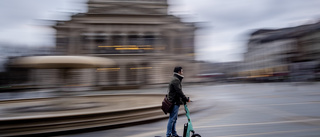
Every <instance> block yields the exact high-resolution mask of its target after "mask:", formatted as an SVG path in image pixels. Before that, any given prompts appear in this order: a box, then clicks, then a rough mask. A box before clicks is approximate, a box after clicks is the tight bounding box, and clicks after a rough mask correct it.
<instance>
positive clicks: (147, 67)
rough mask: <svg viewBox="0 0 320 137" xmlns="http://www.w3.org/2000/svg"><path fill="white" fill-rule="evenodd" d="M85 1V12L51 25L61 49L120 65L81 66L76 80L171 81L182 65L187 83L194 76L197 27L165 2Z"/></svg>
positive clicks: (118, 82)
mask: <svg viewBox="0 0 320 137" xmlns="http://www.w3.org/2000/svg"><path fill="white" fill-rule="evenodd" d="M87 5H88V12H87V13H80V14H76V15H73V16H72V17H71V20H70V21H58V22H57V24H56V25H55V26H53V28H54V29H56V47H57V50H58V51H59V52H62V53H64V54H67V55H90V56H98V57H106V58H110V59H113V60H115V61H116V62H117V65H116V66H113V67H110V68H97V69H96V70H79V71H80V72H75V74H77V75H78V76H75V77H78V78H75V79H74V80H78V81H79V82H78V83H83V81H87V82H86V83H90V84H93V85H98V86H102V87H103V86H105V87H108V86H118V85H121V86H125V85H145V84H160V83H167V82H168V80H170V77H171V76H172V73H173V72H172V71H173V68H174V66H182V67H184V72H185V75H186V77H190V78H189V79H188V78H186V81H184V82H192V81H193V80H194V79H192V78H191V77H192V76H195V75H196V74H197V71H196V66H195V65H196V64H195V63H194V62H195V61H194V31H195V30H196V27H195V26H194V24H191V23H183V22H181V21H180V19H179V18H177V17H175V16H172V15H168V14H167V13H168V3H167V0H121V1H120V0H89V1H88V3H87ZM88 79H89V80H88Z"/></svg>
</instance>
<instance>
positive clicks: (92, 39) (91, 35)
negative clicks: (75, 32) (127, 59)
mask: <svg viewBox="0 0 320 137" xmlns="http://www.w3.org/2000/svg"><path fill="white" fill-rule="evenodd" d="M88 39H89V44H88V46H89V48H88V49H89V54H92V53H95V50H94V49H95V47H94V46H95V44H94V35H93V32H89V35H88Z"/></svg>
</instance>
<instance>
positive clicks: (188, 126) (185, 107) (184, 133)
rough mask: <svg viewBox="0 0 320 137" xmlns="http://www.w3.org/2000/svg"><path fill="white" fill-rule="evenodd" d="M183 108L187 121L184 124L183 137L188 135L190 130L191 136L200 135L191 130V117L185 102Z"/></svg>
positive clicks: (198, 136) (196, 136) (188, 136)
mask: <svg viewBox="0 0 320 137" xmlns="http://www.w3.org/2000/svg"><path fill="white" fill-rule="evenodd" d="M190 102H192V101H190ZM184 110H185V111H186V116H187V118H188V123H185V124H184V128H183V137H190V132H191V133H192V136H191V137H201V136H200V135H199V134H195V131H194V130H193V126H192V123H191V118H190V112H189V109H188V106H187V103H184Z"/></svg>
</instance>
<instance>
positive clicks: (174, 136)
mask: <svg viewBox="0 0 320 137" xmlns="http://www.w3.org/2000/svg"><path fill="white" fill-rule="evenodd" d="M171 137H182V136H179V135H172V136H171Z"/></svg>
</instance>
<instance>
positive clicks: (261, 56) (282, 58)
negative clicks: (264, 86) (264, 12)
mask: <svg viewBox="0 0 320 137" xmlns="http://www.w3.org/2000/svg"><path fill="white" fill-rule="evenodd" d="M319 53H320V23H315V24H307V25H302V26H297V27H290V28H282V29H275V30H268V29H261V30H257V31H255V32H253V33H252V34H251V36H250V39H249V41H248V45H247V52H246V53H245V54H244V62H243V64H242V67H241V70H240V71H239V73H238V74H239V75H240V76H246V77H249V78H253V79H264V78H267V79H269V80H271V79H273V80H277V79H280V80H289V78H290V80H296V79H299V80H303V79H304V80H308V79H312V77H313V76H314V74H315V71H317V69H318V68H317V66H318V65H319V63H320V56H319Z"/></svg>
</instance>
